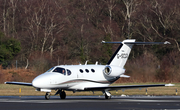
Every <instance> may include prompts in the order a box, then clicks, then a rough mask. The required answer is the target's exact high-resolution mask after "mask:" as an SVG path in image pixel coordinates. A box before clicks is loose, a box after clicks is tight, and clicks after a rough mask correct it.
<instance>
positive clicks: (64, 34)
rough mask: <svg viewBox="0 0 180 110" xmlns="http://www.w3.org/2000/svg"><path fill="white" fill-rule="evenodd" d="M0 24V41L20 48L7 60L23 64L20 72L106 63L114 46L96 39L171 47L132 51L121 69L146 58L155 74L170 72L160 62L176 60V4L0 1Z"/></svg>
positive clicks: (153, 0)
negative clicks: (1, 34) (87, 61)
mask: <svg viewBox="0 0 180 110" xmlns="http://www.w3.org/2000/svg"><path fill="white" fill-rule="evenodd" d="M0 21H1V22H0V31H1V32H2V33H3V36H4V37H2V39H3V38H4V39H5V38H9V39H10V38H13V39H15V40H16V41H17V42H19V43H20V44H19V45H20V47H18V49H19V51H17V52H18V53H14V54H13V56H14V57H13V58H11V59H9V60H11V61H13V60H20V61H23V62H24V64H25V65H24V67H26V68H31V69H34V70H35V71H45V70H46V69H48V68H49V67H51V66H54V65H57V64H79V63H84V62H85V61H86V60H89V63H95V62H96V61H99V63H101V64H106V63H107V62H108V60H109V59H110V57H111V56H112V54H113V52H114V51H115V50H116V48H117V47H118V45H109V44H108V45H106V44H105V45H104V44H101V41H102V40H106V41H123V40H124V39H136V40H137V41H146V42H164V41H166V40H167V41H169V42H171V45H168V46H167V45H161V46H157V45H154V46H138V47H136V46H135V47H134V48H133V50H132V53H131V55H130V60H129V61H128V62H129V65H128V64H127V66H126V68H128V67H129V66H130V64H132V63H135V62H136V63H138V64H140V63H142V62H144V63H145V62H146V60H147V59H148V58H150V59H152V58H154V59H156V60H157V61H156V60H153V61H154V63H155V67H154V69H155V70H157V68H161V69H162V68H163V67H167V68H168V67H170V66H167V65H169V64H168V62H166V63H163V61H164V62H165V58H166V59H169V60H170V64H172V65H176V64H178V61H179V60H177V57H178V56H179V52H180V47H179V43H180V37H179V34H180V25H179V22H180V1H178V0H2V1H0ZM2 39H1V40H2ZM1 49H2V47H1ZM148 56H149V57H148ZM175 56H176V57H175ZM172 57H173V58H172ZM141 58H146V59H144V61H142V60H141ZM135 59H138V60H135ZM0 60H1V62H3V61H5V60H6V59H5V58H4V59H0ZM154 63H153V62H152V64H154ZM158 65H159V66H158ZM161 65H162V66H161ZM164 65H166V66H164ZM178 65H179V64H178ZM135 66H137V65H135ZM176 66H177V65H176ZM173 67H174V66H173ZM167 68H166V69H167ZM177 68H178V69H179V67H176V69H177ZM164 69H165V68H164ZM158 72H159V74H162V73H163V72H162V70H158ZM158 72H157V71H156V73H158ZM169 74H170V73H169ZM163 75H164V73H163ZM163 75H161V76H163ZM154 76H155V77H161V76H158V75H154Z"/></svg>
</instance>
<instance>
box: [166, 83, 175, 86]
mask: <svg viewBox="0 0 180 110" xmlns="http://www.w3.org/2000/svg"><path fill="white" fill-rule="evenodd" d="M165 86H175V84H171V83H169V84H165Z"/></svg>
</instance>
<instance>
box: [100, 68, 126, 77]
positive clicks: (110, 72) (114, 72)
mask: <svg viewBox="0 0 180 110" xmlns="http://www.w3.org/2000/svg"><path fill="white" fill-rule="evenodd" d="M103 73H104V74H105V75H106V76H109V77H117V76H120V75H121V74H124V73H125V69H123V68H120V67H118V66H106V67H105V68H104V70H103Z"/></svg>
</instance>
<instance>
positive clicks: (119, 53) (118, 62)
mask: <svg viewBox="0 0 180 110" xmlns="http://www.w3.org/2000/svg"><path fill="white" fill-rule="evenodd" d="M125 42H129V43H133V42H135V39H128V40H124V41H123V42H122V43H121V44H120V46H119V47H118V49H117V50H116V52H115V53H114V54H113V56H112V57H111V59H110V60H109V61H108V63H107V64H108V65H114V66H119V67H122V68H123V67H124V65H125V64H126V61H127V59H128V57H129V54H130V52H131V49H132V47H133V45H134V44H125Z"/></svg>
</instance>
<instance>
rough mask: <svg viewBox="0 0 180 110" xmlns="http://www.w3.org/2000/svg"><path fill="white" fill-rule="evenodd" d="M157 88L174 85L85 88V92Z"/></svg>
mask: <svg viewBox="0 0 180 110" xmlns="http://www.w3.org/2000/svg"><path fill="white" fill-rule="evenodd" d="M158 86H174V84H153V85H124V86H107V87H90V88H85V89H84V90H87V91H101V90H108V91H111V90H125V89H141V88H148V87H158Z"/></svg>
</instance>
